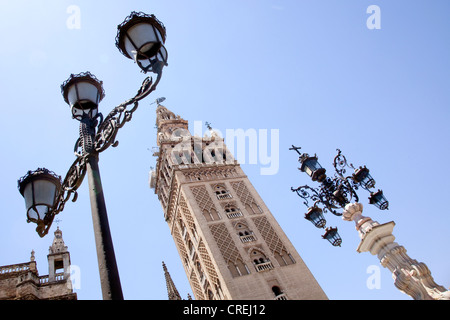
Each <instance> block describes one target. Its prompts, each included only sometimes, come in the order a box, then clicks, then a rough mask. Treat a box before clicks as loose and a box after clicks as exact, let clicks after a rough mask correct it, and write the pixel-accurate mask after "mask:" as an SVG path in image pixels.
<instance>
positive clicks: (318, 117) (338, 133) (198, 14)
mask: <svg viewBox="0 0 450 320" xmlns="http://www.w3.org/2000/svg"><path fill="white" fill-rule="evenodd" d="M70 5H75V6H77V7H78V8H79V9H80V25H79V28H75V29H70V28H68V26H67V20H68V19H69V18H70V16H71V13H68V12H67V9H68V7H69V6H70ZM370 5H378V6H379V8H380V9H381V29H378V30H377V29H375V30H370V29H368V28H367V26H366V20H367V19H368V18H369V16H370V14H367V13H366V10H367V8H368V7H369V6H370ZM133 10H135V11H144V12H146V13H153V14H155V15H156V16H157V17H158V18H159V19H160V20H161V21H162V22H163V23H164V24H165V26H166V28H167V41H166V47H167V50H168V52H169V66H168V67H167V68H165V70H164V75H163V79H162V81H161V83H160V85H159V86H158V89H157V91H156V92H155V93H153V94H152V95H151V96H150V97H148V98H147V99H146V100H144V101H143V102H142V103H141V105H140V108H139V109H138V110H137V111H136V113H135V114H134V117H133V120H132V121H131V122H130V123H127V124H126V125H125V127H124V128H122V129H121V131H120V132H119V134H118V140H119V142H120V144H119V146H118V147H117V148H110V149H108V150H106V151H105V152H104V153H102V154H101V156H100V170H101V174H102V179H103V186H104V191H105V197H106V203H107V207H108V213H109V221H110V227H111V231H112V236H113V239H114V245H115V250H116V256H117V261H118V266H119V272H120V275H121V281H122V287H123V292H124V296H125V298H126V299H167V294H166V287H165V282H164V276H163V271H162V267H161V261H162V260H164V261H165V262H166V264H167V266H168V268H169V271H170V272H171V274H172V277H173V279H174V281H175V283H176V285H177V287H178V289H179V291H180V293H181V294H182V296H184V297H186V295H187V293H191V295H192V292H191V289H190V287H189V284H188V281H187V278H186V275H185V273H184V270H183V267H182V264H181V261H180V259H179V256H178V253H177V251H176V248H175V245H174V243H173V240H172V237H171V236H170V233H169V228H168V226H167V225H166V223H165V222H164V219H163V213H162V209H161V206H160V204H159V202H158V200H157V197H156V196H155V195H154V194H153V190H151V189H149V186H148V172H149V170H150V167H151V166H153V165H154V164H155V158H153V157H152V152H151V149H152V147H154V146H156V136H155V135H156V131H155V129H154V124H155V112H154V108H155V105H150V103H151V102H153V101H154V100H155V99H156V98H157V97H161V96H164V97H166V98H167V100H166V101H165V102H164V105H165V106H166V107H168V108H169V109H171V110H172V111H173V112H175V113H176V114H179V115H181V116H182V117H183V118H185V119H187V120H189V121H190V123H191V124H193V123H194V121H202V122H203V123H205V122H206V121H209V122H211V124H212V126H213V127H214V128H217V129H218V130H220V131H221V132H225V131H226V130H227V129H239V128H240V129H244V130H248V129H251V130H256V131H258V130H260V129H261V130H268V131H269V132H270V130H271V129H277V130H279V131H278V132H279V150H280V151H279V170H278V171H277V172H276V174H273V175H261V173H260V169H261V167H265V166H266V165H264V164H263V163H262V161H261V159H260V158H258V161H257V163H256V164H249V163H245V164H242V167H243V169H244V171H245V172H246V173H247V175H248V176H249V178H250V180H251V181H252V183H253V184H254V186H255V188H256V189H257V190H258V191H259V192H260V194H261V196H262V198H263V199H264V200H265V202H266V205H267V206H268V207H269V208H270V209H271V211H272V213H273V214H274V216H275V217H276V219H277V220H278V222H279V224H280V225H281V226H282V228H283V229H284V230H285V232H286V234H287V235H288V237H289V239H290V240H291V242H292V243H293V244H294V246H295V247H296V248H297V250H298V252H299V253H300V255H301V256H302V258H303V259H304V261H305V263H306V264H307V266H308V267H309V268H310V269H311V271H312V273H313V274H314V276H315V277H316V279H317V280H318V282H319V284H320V285H321V286H322V288H323V289H324V291H325V293H326V294H327V295H328V297H329V298H330V299H409V297H408V296H406V295H404V294H402V293H401V292H399V291H398V290H397V289H396V288H395V287H394V285H393V281H392V278H391V274H390V272H389V271H388V270H387V269H384V268H382V267H380V268H381V270H380V271H381V287H380V289H369V288H368V287H367V284H366V281H367V279H368V278H369V276H370V274H368V273H367V269H368V268H370V267H371V266H379V261H378V258H377V257H375V256H372V255H370V254H369V253H361V254H359V253H357V252H356V248H357V246H358V243H359V238H358V236H357V233H356V231H355V229H354V225H353V223H349V222H345V221H342V220H341V219H340V218H338V217H335V216H330V215H328V216H327V218H328V221H329V225H331V226H337V227H338V228H339V231H340V234H341V236H342V237H343V241H344V242H343V245H342V247H341V248H334V247H332V246H331V245H330V244H329V243H328V242H326V241H325V240H322V239H321V234H322V231H321V230H318V229H316V228H314V227H313V226H312V225H311V224H310V223H309V222H308V221H306V220H305V219H303V215H304V212H305V210H306V207H304V205H303V204H302V202H301V201H300V199H299V198H298V197H297V196H296V195H295V194H293V193H292V192H291V191H290V188H291V186H293V187H296V186H299V185H302V184H307V183H308V184H310V185H314V184H313V183H312V182H310V181H309V179H308V178H307V176H306V175H305V174H302V173H300V172H299V171H298V170H297V169H296V168H297V165H298V163H297V156H296V154H295V153H293V152H292V151H289V150H288V148H289V147H290V145H291V144H296V145H299V146H301V147H302V150H303V151H304V152H308V153H311V154H314V153H317V155H318V156H319V162H320V163H321V164H322V166H324V167H326V168H327V169H328V172H331V171H332V161H333V158H334V156H335V154H336V148H340V149H341V150H342V151H343V153H344V154H345V155H346V157H347V159H348V160H349V162H351V163H353V164H354V165H355V166H359V165H367V167H368V168H369V169H370V170H371V172H372V174H373V176H374V178H375V179H376V181H377V187H378V188H382V189H383V191H384V193H385V195H386V197H387V198H388V200H389V201H390V210H389V211H379V210H378V209H376V208H375V207H373V206H370V205H368V204H367V200H366V199H367V197H368V194H367V193H365V191H364V190H362V191H361V192H360V198H361V202H362V203H363V204H364V205H365V207H364V208H365V211H364V214H365V215H366V216H370V217H372V218H373V219H374V220H376V221H378V222H380V223H384V222H388V221H395V222H396V227H395V229H394V235H395V236H396V241H397V242H398V243H399V244H401V245H403V246H405V248H406V249H407V250H408V254H409V255H410V256H411V257H412V258H414V259H417V260H418V261H420V262H425V263H426V264H427V265H428V267H429V268H430V270H431V272H432V275H433V276H434V279H435V281H436V282H437V283H438V284H441V285H444V286H445V287H449V286H450V271H449V270H450V259H449V256H450V249H449V246H448V240H447V238H448V237H447V236H448V231H449V225H450V215H449V212H448V204H447V201H448V193H449V191H450V188H449V184H448V181H449V180H450V169H449V165H448V158H449V145H448V144H449V142H448V140H449V137H450V129H449V128H450V126H449V125H448V121H449V120H450V111H449V110H450V108H449V105H450V85H449V84H450V82H449V78H448V76H449V71H450V59H449V57H450V41H449V40H450V21H449V19H448V15H449V12H450V3H449V2H448V1H447V0H434V1H423V0H421V1H403V0H398V1H383V0H371V1H366V0H352V1H350V0H348V1H331V0H320V1H317V0H315V1H313V0H309V1H297V0H295V1H294V0H262V1H256V0H245V1H243V0H239V1H238V0H231V1H230V0H229V1H221V0H217V1H206V0H190V1H185V0H178V1H175V0H164V1H162V0H157V1H135V0H131V1H126V2H124V1H121V2H119V1H95V2H94V1H77V0H75V1H50V0H45V1H44V0H42V1H22V0H14V1H5V0H1V1H0V30H2V44H3V45H2V49H1V50H0V70H1V72H0V93H1V97H2V99H1V101H2V102H1V111H2V120H3V121H2V125H1V126H0V134H1V137H2V139H1V146H2V148H1V149H2V157H0V167H1V168H2V169H3V170H2V174H1V180H0V181H1V183H0V191H1V192H0V199H1V202H2V210H1V221H2V226H3V227H2V232H1V233H0V243H1V246H0V265H7V264H13V263H19V262H26V261H28V259H29V256H30V251H31V250H32V249H34V250H35V251H36V260H37V263H38V269H39V272H40V274H41V275H44V274H48V270H47V254H48V247H49V246H50V245H51V242H52V239H53V231H54V230H55V228H56V226H54V227H53V228H52V230H51V231H50V234H49V235H48V236H47V237H45V238H43V239H41V238H39V237H38V236H37V234H36V232H35V230H34V229H35V226H34V225H33V224H27V223H26V216H25V209H24V201H23V198H22V196H21V195H20V194H19V192H18V190H17V179H18V178H19V177H21V176H23V175H24V174H25V173H26V172H27V170H34V169H36V168H37V167H46V168H48V169H50V170H53V171H55V172H56V173H58V174H59V175H61V176H63V177H64V176H65V174H66V172H67V170H68V168H69V166H70V165H71V164H72V162H73V160H74V155H73V153H72V152H73V145H74V143H75V140H76V139H77V137H78V122H77V121H76V120H72V119H71V114H70V110H69V107H68V106H67V105H66V104H65V102H64V101H63V98H62V96H61V93H60V85H61V83H62V82H63V81H64V80H66V79H67V78H68V77H69V75H70V74H71V73H79V72H83V71H87V70H88V71H90V72H92V73H93V74H95V75H96V76H97V77H98V78H99V79H101V80H103V82H104V88H105V91H106V97H105V99H104V100H103V101H102V103H101V105H100V111H101V112H102V113H103V114H104V115H106V114H108V112H109V111H110V110H111V109H112V108H113V107H115V106H116V105H118V104H120V103H121V102H123V101H125V100H126V99H128V98H130V97H132V96H133V95H134V94H135V92H136V90H137V89H138V88H139V86H140V84H141V82H142V80H143V79H144V78H145V75H143V74H142V73H140V72H139V69H138V67H137V66H136V65H134V64H133V62H132V61H131V60H128V59H126V58H125V57H124V56H123V55H121V54H120V53H119V51H118V50H117V49H116V47H115V44H114V39H115V35H116V30H117V29H116V27H117V25H118V24H119V23H121V22H122V21H123V19H124V18H125V17H126V16H127V15H128V14H129V13H130V12H131V11H133ZM260 137H261V136H258V138H260ZM247 162H248V161H247ZM58 218H59V219H61V220H62V221H61V223H60V228H61V230H62V231H63V237H64V240H65V242H66V245H67V246H68V247H69V250H70V253H71V259H72V263H73V264H74V265H77V266H79V268H80V270H81V283H80V285H81V288H79V289H77V290H76V292H77V293H78V298H79V299H101V291H100V285H99V277H98V267H97V257H96V251H95V243H94V237H93V229H92V218H91V212H90V204H89V196H88V190H87V179H86V181H84V183H83V185H82V187H81V188H80V189H79V198H78V201H77V202H76V203H72V202H69V203H67V204H66V207H65V209H64V211H63V212H62V213H61V214H60V215H59V216H58Z"/></svg>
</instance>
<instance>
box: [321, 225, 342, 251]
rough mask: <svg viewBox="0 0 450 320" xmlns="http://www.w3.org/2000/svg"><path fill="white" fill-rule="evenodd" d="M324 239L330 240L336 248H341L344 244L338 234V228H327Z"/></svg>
mask: <svg viewBox="0 0 450 320" xmlns="http://www.w3.org/2000/svg"><path fill="white" fill-rule="evenodd" d="M322 238H323V239H326V240H328V241H329V242H330V243H331V244H332V245H333V246H335V247H340V246H341V244H342V239H341V237H340V236H339V233H338V232H337V228H331V227H329V228H326V229H325V234H324V235H323V236H322Z"/></svg>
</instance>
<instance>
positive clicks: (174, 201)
mask: <svg viewBox="0 0 450 320" xmlns="http://www.w3.org/2000/svg"><path fill="white" fill-rule="evenodd" d="M156 116H157V118H156V124H157V127H158V131H157V144H158V147H159V151H158V152H156V153H155V154H154V155H155V156H157V164H156V168H155V170H153V171H152V172H151V176H150V187H151V188H153V189H154V191H155V194H157V195H158V199H159V200H160V202H161V206H162V208H163V213H164V219H165V221H166V222H167V224H168V226H169V229H170V232H171V234H172V236H173V238H174V241H175V244H176V247H177V250H178V253H179V255H180V258H181V260H182V263H183V266H184V269H185V272H186V275H187V277H188V280H189V283H190V285H191V288H192V292H193V293H194V296H195V298H196V299H198V300H203V299H207V300H215V299H217V300H223V299H233V300H237V299H255V300H256V299H262V300H265V299H277V300H287V299H292V300H296V299H327V296H326V295H325V293H324V292H323V291H322V289H321V288H320V286H319V284H318V283H317V281H316V280H315V278H314V276H313V275H312V274H311V272H310V271H309V269H308V267H307V266H306V265H305V263H304V262H303V260H302V259H301V257H300V255H299V254H298V253H297V251H296V249H295V248H294V246H293V245H292V244H291V242H290V241H289V239H288V238H287V236H286V235H285V233H284V232H283V230H282V229H281V227H280V226H279V225H278V223H277V221H276V220H275V218H274V216H273V215H272V213H271V212H270V210H269V209H268V207H267V206H266V205H265V203H264V201H263V200H262V199H261V197H260V196H259V194H258V193H257V191H256V190H255V188H254V187H253V185H252V184H251V182H250V180H249V179H248V178H247V176H246V175H245V173H244V172H243V170H242V169H241V167H240V165H239V163H238V162H237V161H236V160H234V158H233V156H232V154H231V153H230V151H229V150H228V149H227V147H226V146H225V144H224V141H223V139H222V138H221V137H220V136H219V135H218V134H216V133H215V132H214V131H213V130H210V131H211V134H210V136H207V135H205V136H204V137H198V136H191V134H190V132H189V129H188V121H186V120H184V119H182V118H181V117H180V116H176V115H175V114H174V113H173V112H171V111H170V110H168V109H167V108H166V107H164V106H162V105H161V104H158V107H157V109H156ZM169 296H170V294H169ZM175 296H176V295H175ZM178 296H179V294H178Z"/></svg>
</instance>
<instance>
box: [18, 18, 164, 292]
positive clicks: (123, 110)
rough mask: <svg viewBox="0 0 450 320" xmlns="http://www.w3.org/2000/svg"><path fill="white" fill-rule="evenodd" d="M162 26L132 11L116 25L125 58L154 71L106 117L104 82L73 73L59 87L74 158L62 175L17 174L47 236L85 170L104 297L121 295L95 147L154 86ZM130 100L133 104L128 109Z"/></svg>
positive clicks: (111, 140) (109, 138)
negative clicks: (75, 134)
mask: <svg viewBox="0 0 450 320" xmlns="http://www.w3.org/2000/svg"><path fill="white" fill-rule="evenodd" d="M165 39H166V31H165V27H164V25H163V24H162V23H161V22H160V21H159V20H157V19H156V17H155V16H154V15H147V14H144V13H142V12H132V13H131V14H130V15H129V16H128V17H127V18H126V19H125V20H124V22H122V23H121V24H120V25H118V32H117V36H116V46H117V48H118V49H119V51H120V52H121V53H123V54H124V55H125V56H126V57H127V58H130V59H133V60H134V61H135V62H136V63H137V65H138V66H139V68H141V70H142V71H143V72H144V73H147V72H153V73H155V74H156V75H157V77H156V80H155V82H153V80H152V78H151V77H147V78H146V79H144V81H143V83H142V85H141V88H140V89H139V90H138V92H137V93H136V95H135V96H134V97H133V98H131V99H129V100H127V101H125V102H124V103H122V104H120V105H119V106H117V107H115V108H114V109H113V110H112V111H111V112H110V113H109V114H108V116H106V117H105V118H103V115H102V114H101V113H99V112H98V104H99V103H100V101H101V100H102V99H103V97H104V96H105V92H104V90H103V86H102V82H101V81H99V80H98V79H97V78H96V77H95V76H94V75H92V74H91V73H90V72H83V73H80V74H76V75H74V74H72V75H70V77H69V78H68V79H67V80H66V81H65V82H64V83H63V84H62V85H61V93H62V95H63V97H64V100H65V101H66V103H67V104H68V105H69V106H70V109H71V112H72V117H73V118H74V119H76V120H78V121H79V122H80V137H79V138H78V139H77V141H76V143H75V148H74V152H75V156H76V159H75V161H74V163H73V164H72V165H71V167H70V168H69V170H68V172H67V174H66V176H65V178H64V180H63V181H61V177H59V176H58V175H56V174H55V173H53V172H52V171H50V170H48V169H45V168H38V169H37V170H35V171H28V173H27V174H26V175H25V176H24V177H22V178H20V179H19V181H18V187H19V191H20V193H21V194H22V196H23V197H24V199H25V206H26V210H27V221H28V222H34V223H36V224H37V227H36V231H37V233H38V234H39V236H40V237H43V236H45V235H46V234H47V233H48V231H49V229H50V227H51V225H52V222H53V219H54V217H55V215H57V214H58V213H60V212H61V211H62V210H63V209H64V205H65V203H66V202H67V201H68V200H69V199H70V198H71V197H72V196H73V197H72V201H73V202H74V201H76V199H77V189H78V187H79V186H80V185H81V183H82V181H83V178H84V176H85V175H86V173H87V176H88V182H89V195H90V201H91V211H92V220H93V225H94V235H95V242H96V249H97V258H98V264H99V272H100V282H101V287H102V295H103V299H105V300H116V299H123V294H122V288H121V284H120V278H119V272H118V269H117V263H116V258H115V254H114V247H113V243H112V238H111V233H110V229H109V223H108V216H107V211H106V205H105V199H104V195H103V188H102V183H101V178H100V171H99V167H98V156H99V153H101V152H102V151H104V150H106V149H107V148H108V147H109V146H113V147H116V146H117V145H118V141H117V140H116V135H117V132H118V130H119V129H120V128H122V127H123V126H124V125H125V123H126V122H128V121H130V120H131V118H132V115H133V113H134V112H135V111H136V109H137V108H138V104H139V101H140V100H142V99H144V98H145V97H146V96H148V95H149V94H150V93H151V92H152V91H154V90H155V89H156V86H157V85H158V83H159V81H160V79H161V76H162V69H163V67H164V66H166V65H167V51H166V48H165V47H164V43H165ZM129 106H132V107H131V109H128V107H129Z"/></svg>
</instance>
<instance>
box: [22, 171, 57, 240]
mask: <svg viewBox="0 0 450 320" xmlns="http://www.w3.org/2000/svg"><path fill="white" fill-rule="evenodd" d="M61 184H62V183H61V177H60V176H58V175H56V174H55V173H53V172H51V171H50V170H47V169H45V168H38V169H37V170H35V171H28V173H27V174H26V175H25V176H23V177H22V178H20V180H19V181H18V187H19V191H20V193H21V194H22V196H23V197H24V199H25V208H26V210H27V222H33V223H36V224H37V227H36V231H37V233H38V234H39V235H40V236H43V235H44V234H47V232H48V229H49V228H50V226H51V224H52V221H53V218H54V214H53V212H54V208H55V206H56V205H57V204H58V197H59V196H60V193H61Z"/></svg>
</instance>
